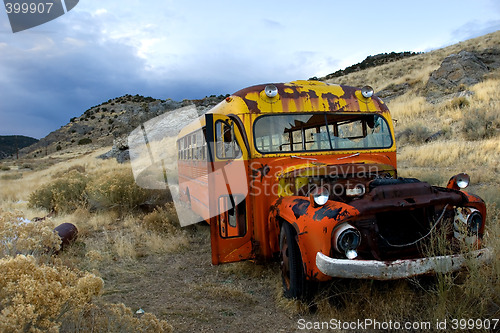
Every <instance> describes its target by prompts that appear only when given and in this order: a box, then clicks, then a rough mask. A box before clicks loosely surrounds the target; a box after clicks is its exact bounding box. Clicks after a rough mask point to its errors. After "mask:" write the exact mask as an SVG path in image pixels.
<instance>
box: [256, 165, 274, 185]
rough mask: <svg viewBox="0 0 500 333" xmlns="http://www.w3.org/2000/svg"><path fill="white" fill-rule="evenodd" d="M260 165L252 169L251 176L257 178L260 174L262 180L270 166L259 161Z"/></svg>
mask: <svg viewBox="0 0 500 333" xmlns="http://www.w3.org/2000/svg"><path fill="white" fill-rule="evenodd" d="M260 165H261V167H260V168H257V169H252V177H253V178H257V177H258V175H259V174H260V181H262V180H263V179H264V177H265V176H267V174H268V173H269V171H270V170H271V168H270V167H269V165H267V164H262V163H261V164H260Z"/></svg>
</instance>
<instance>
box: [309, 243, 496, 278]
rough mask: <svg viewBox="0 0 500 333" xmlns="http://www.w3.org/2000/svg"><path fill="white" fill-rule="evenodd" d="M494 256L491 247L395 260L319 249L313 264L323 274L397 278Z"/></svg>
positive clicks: (442, 270) (446, 269)
mask: <svg viewBox="0 0 500 333" xmlns="http://www.w3.org/2000/svg"><path fill="white" fill-rule="evenodd" d="M492 257H493V254H492V251H491V250H490V249H481V250H475V251H472V252H470V253H467V254H465V255H462V254H456V255H450V256H437V257H428V258H418V259H404V260H395V261H378V260H356V259H354V260H350V259H334V258H330V257H328V256H326V255H324V254H323V253H321V252H318V253H317V254H316V266H318V269H319V270H320V271H321V272H322V273H323V274H325V275H328V276H331V277H338V278H350V279H374V280H396V279H403V278H408V277H412V276H417V275H424V274H435V273H447V272H454V271H458V270H460V269H461V268H463V267H464V266H465V264H466V263H467V262H468V261H474V262H480V263H485V262H489V261H491V259H492Z"/></svg>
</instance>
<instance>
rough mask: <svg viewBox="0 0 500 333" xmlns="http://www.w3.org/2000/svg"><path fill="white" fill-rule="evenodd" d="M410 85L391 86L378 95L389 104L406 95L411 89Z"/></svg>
mask: <svg viewBox="0 0 500 333" xmlns="http://www.w3.org/2000/svg"><path fill="white" fill-rule="evenodd" d="M410 87H411V86H410V84H409V83H406V82H405V83H400V84H391V85H389V86H387V87H385V88H384V89H382V90H380V91H379V92H377V93H376V95H377V96H378V97H380V98H382V99H383V100H384V102H388V101H390V100H391V99H394V98H396V97H398V96H401V95H404V94H405V93H406V92H407V91H408V89H410Z"/></svg>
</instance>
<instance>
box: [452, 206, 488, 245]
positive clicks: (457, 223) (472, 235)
mask: <svg viewBox="0 0 500 333" xmlns="http://www.w3.org/2000/svg"><path fill="white" fill-rule="evenodd" d="M482 227H483V216H482V215H481V213H480V212H479V210H477V209H475V208H470V207H460V208H457V209H456V211H455V219H454V221H453V234H454V236H455V238H457V239H460V240H463V241H465V242H466V243H467V244H473V243H474V242H475V241H476V240H477V238H478V236H479V231H480V230H481V228H482Z"/></svg>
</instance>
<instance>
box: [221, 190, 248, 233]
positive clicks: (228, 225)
mask: <svg viewBox="0 0 500 333" xmlns="http://www.w3.org/2000/svg"><path fill="white" fill-rule="evenodd" d="M239 199H240V200H241V202H239V203H238V204H236V207H235V208H230V207H232V205H231V199H230V197H229V196H228V195H223V196H220V197H219V215H218V219H219V232H220V235H221V237H222V238H232V237H242V236H244V235H245V234H246V232H247V225H246V213H245V212H246V209H245V200H244V199H242V198H239ZM234 200H236V201H237V200H238V197H237V196H235V198H234Z"/></svg>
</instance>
